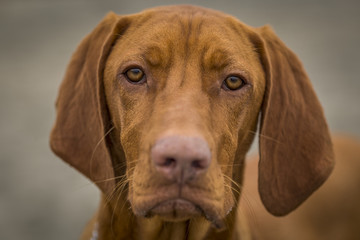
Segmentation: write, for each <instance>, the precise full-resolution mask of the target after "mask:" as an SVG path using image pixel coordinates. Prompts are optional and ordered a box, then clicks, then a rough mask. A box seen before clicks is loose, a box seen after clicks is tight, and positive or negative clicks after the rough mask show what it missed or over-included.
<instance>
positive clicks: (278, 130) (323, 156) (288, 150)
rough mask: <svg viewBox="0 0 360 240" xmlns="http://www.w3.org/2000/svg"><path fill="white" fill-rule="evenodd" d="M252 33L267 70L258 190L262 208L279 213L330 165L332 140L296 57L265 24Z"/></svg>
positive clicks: (299, 198)
mask: <svg viewBox="0 0 360 240" xmlns="http://www.w3.org/2000/svg"><path fill="white" fill-rule="evenodd" d="M255 32H256V33H257V34H256V35H257V37H256V38H254V39H256V45H257V49H258V51H259V54H260V58H261V60H262V64H263V67H264V69H265V74H266V90H265V96H264V101H263V106H262V109H261V125H260V146H259V148H260V162H259V192H260V196H261V199H262V202H263V204H264V205H265V207H266V209H267V210H268V211H269V212H271V213H272V214H273V215H277V216H282V215H285V214H287V213H289V212H291V211H292V210H293V209H295V208H296V207H297V206H298V205H300V204H301V203H302V202H303V201H305V200H306V199H307V198H308V197H309V196H310V195H311V194H312V193H313V192H314V191H315V190H316V189H317V188H318V187H320V186H321V184H322V183H323V182H324V181H325V180H326V179H327V178H328V176H329V175H330V173H331V171H332V169H333V166H334V157H333V150H332V143H331V139H330V134H329V131H328V127H327V123H326V121H325V117H324V113H323V110H322V107H321V105H320V103H319V100H318V99H317V97H316V95H315V92H314V90H313V88H312V86H311V83H310V80H309V79H308V77H307V75H306V73H305V71H304V69H303V67H302V64H301V63H300V61H299V59H298V58H297V57H296V55H295V54H294V53H293V52H292V51H291V50H289V49H288V48H287V47H286V46H285V44H284V43H283V42H282V41H281V40H280V39H279V38H278V37H277V36H276V35H275V34H274V33H273V31H272V30H271V29H270V27H263V28H260V29H256V30H255Z"/></svg>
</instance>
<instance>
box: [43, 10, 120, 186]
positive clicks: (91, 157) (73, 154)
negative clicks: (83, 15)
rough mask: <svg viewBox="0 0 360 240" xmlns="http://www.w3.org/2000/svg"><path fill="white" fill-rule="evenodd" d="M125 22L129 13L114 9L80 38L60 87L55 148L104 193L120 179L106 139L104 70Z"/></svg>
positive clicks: (52, 134)
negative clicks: (114, 10)
mask: <svg viewBox="0 0 360 240" xmlns="http://www.w3.org/2000/svg"><path fill="white" fill-rule="evenodd" d="M126 26H127V21H126V19H125V18H123V17H120V16H118V15H116V14H114V13H109V14H108V15H107V16H106V17H105V18H104V19H103V20H102V21H101V22H100V23H99V24H98V26H97V27H96V28H95V29H94V30H93V31H92V32H91V33H90V34H89V35H88V36H87V37H86V38H85V39H84V40H83V41H82V42H81V44H80V45H79V47H78V48H77V50H76V51H75V53H74V54H73V56H72V59H71V61H70V63H69V65H68V68H67V72H66V74H65V77H64V80H63V82H62V84H61V87H60V91H59V95H58V99H57V104H56V106H57V117H56V122H55V125H54V127H53V129H52V132H51V136H50V145H51V148H52V150H53V151H54V152H55V153H56V154H57V155H58V156H59V157H61V158H62V159H63V160H64V161H65V162H67V163H69V164H70V165H72V166H73V167H75V168H76V169H77V170H79V171H80V172H81V173H83V174H84V175H85V176H87V177H88V178H89V179H90V180H92V181H93V182H95V183H96V184H97V185H98V186H99V188H100V189H101V190H102V191H103V192H104V193H109V192H110V191H112V189H113V187H114V184H115V181H114V169H113V166H112V161H111V157H110V154H109V151H108V149H107V145H106V141H105V136H106V134H107V133H108V131H109V128H110V126H109V122H110V121H109V119H108V114H107V107H106V103H105V96H104V89H103V88H104V86H103V81H102V79H103V76H102V75H103V70H104V65H105V62H106V59H107V57H108V55H109V52H110V50H111V47H112V45H113V43H114V42H115V41H116V39H117V38H118V36H119V35H120V34H121V33H123V32H124V31H125V29H126Z"/></svg>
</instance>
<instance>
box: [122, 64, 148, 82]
mask: <svg viewBox="0 0 360 240" xmlns="http://www.w3.org/2000/svg"><path fill="white" fill-rule="evenodd" d="M125 76H126V78H127V79H128V80H129V81H130V82H132V83H139V82H140V81H141V80H143V79H144V77H145V73H144V72H143V71H142V70H141V69H140V68H131V69H129V70H127V71H126V72H125Z"/></svg>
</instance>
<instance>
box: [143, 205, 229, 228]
mask: <svg viewBox="0 0 360 240" xmlns="http://www.w3.org/2000/svg"><path fill="white" fill-rule="evenodd" d="M154 215H158V216H160V217H162V218H164V219H165V220H168V221H181V220H187V219H189V218H191V217H195V216H203V217H204V218H206V219H207V220H208V221H209V222H211V223H212V225H213V226H214V227H215V228H217V229H219V230H221V229H223V228H224V227H225V222H224V219H222V218H219V217H218V215H217V214H214V213H212V211H207V210H204V208H203V207H201V206H200V205H198V204H195V203H194V202H192V201H190V200H187V199H184V198H173V199H167V200H164V201H160V202H158V203H156V204H155V205H154V206H153V207H151V208H150V209H149V210H148V211H146V212H145V214H144V216H145V217H152V216H154Z"/></svg>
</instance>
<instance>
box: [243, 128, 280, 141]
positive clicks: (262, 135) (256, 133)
mask: <svg viewBox="0 0 360 240" xmlns="http://www.w3.org/2000/svg"><path fill="white" fill-rule="evenodd" d="M248 131H249V132H250V133H253V134H254V135H255V136H256V135H258V136H259V138H265V139H266V140H270V141H273V142H276V143H278V144H283V143H282V142H279V141H278V140H277V139H275V138H272V137H269V136H266V135H264V134H261V133H260V132H256V131H253V130H248Z"/></svg>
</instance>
